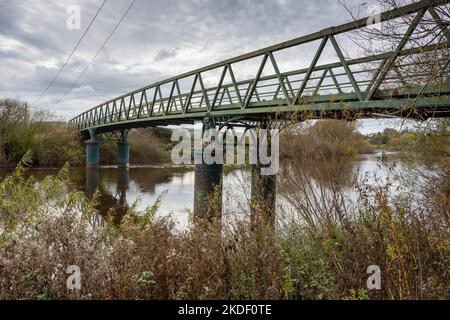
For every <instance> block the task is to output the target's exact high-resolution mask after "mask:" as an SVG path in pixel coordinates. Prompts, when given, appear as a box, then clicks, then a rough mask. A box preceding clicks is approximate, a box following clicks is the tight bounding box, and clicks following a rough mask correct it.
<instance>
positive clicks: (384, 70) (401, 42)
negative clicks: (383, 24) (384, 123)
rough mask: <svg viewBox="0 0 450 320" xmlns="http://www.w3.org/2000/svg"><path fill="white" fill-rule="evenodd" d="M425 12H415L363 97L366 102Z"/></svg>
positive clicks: (422, 10)
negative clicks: (400, 38) (403, 33)
mask: <svg viewBox="0 0 450 320" xmlns="http://www.w3.org/2000/svg"><path fill="white" fill-rule="evenodd" d="M425 11H426V8H425V9H421V10H420V11H419V12H417V14H416V16H415V17H414V20H413V21H412V23H411V24H410V26H409V27H408V30H406V33H405V35H404V36H403V38H402V40H400V43H399V44H398V45H397V48H395V50H394V52H393V53H392V55H391V56H390V57H389V58H388V60H387V61H386V64H385V65H384V66H383V68H382V70H381V72H380V73H379V74H378V77H377V78H376V80H375V81H374V83H373V84H372V87H369V88H368V90H367V94H366V97H365V100H366V101H369V100H370V98H371V97H372V95H373V93H374V92H375V90H377V89H378V87H379V86H380V84H381V82H382V81H383V80H384V78H385V77H386V75H387V74H388V72H389V70H390V69H391V67H392V65H393V64H394V62H395V59H397V56H398V54H399V52H400V51H401V50H402V49H403V47H404V46H405V45H406V43H407V42H408V40H409V39H410V37H411V35H412V33H413V32H414V30H415V29H416V27H417V25H418V24H419V22H420V20H422V17H423V15H424V14H425Z"/></svg>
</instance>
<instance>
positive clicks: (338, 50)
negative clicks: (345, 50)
mask: <svg viewBox="0 0 450 320" xmlns="http://www.w3.org/2000/svg"><path fill="white" fill-rule="evenodd" d="M330 40H331V43H332V44H333V47H334V50H336V53H337V55H338V57H339V60H340V61H341V64H342V66H343V67H344V70H345V73H346V74H347V77H348V79H349V80H350V83H351V84H352V87H353V90H355V93H356V95H357V97H358V99H359V101H362V100H363V96H362V93H361V90H360V89H359V86H358V84H357V83H356V80H355V77H354V76H353V73H352V70H350V67H349V66H348V63H347V61H346V60H345V57H344V55H343V54H342V51H341V48H340V47H339V44H338V43H337V41H336V39H335V38H334V36H330Z"/></svg>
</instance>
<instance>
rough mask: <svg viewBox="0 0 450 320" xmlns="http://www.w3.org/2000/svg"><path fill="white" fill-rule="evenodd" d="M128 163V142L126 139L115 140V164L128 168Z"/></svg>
mask: <svg viewBox="0 0 450 320" xmlns="http://www.w3.org/2000/svg"><path fill="white" fill-rule="evenodd" d="M129 164H130V144H129V143H128V141H122V140H119V141H118V142H117V166H118V167H119V168H128V166H129Z"/></svg>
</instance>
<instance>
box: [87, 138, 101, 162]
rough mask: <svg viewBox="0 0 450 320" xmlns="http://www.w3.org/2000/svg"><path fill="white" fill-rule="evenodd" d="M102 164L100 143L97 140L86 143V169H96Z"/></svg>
mask: <svg viewBox="0 0 450 320" xmlns="http://www.w3.org/2000/svg"><path fill="white" fill-rule="evenodd" d="M99 164H100V142H99V141H98V140H95V139H91V140H88V141H86V167H88V168H95V167H98V166H99Z"/></svg>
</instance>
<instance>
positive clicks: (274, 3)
mask: <svg viewBox="0 0 450 320" xmlns="http://www.w3.org/2000/svg"><path fill="white" fill-rule="evenodd" d="M102 2H103V0H89V1H87V0H69V1H65V0H60V1H52V0H40V1H39V0H21V1H10V0H0V8H1V10H0V74H1V77H0V98H16V99H21V100H23V101H27V102H29V103H33V102H34V101H35V100H36V99H37V98H38V97H39V96H40V95H41V93H42V92H43V91H44V89H45V88H46V87H47V85H48V84H49V82H50V81H51V80H52V78H53V77H54V76H55V74H56V73H57V72H58V69H59V68H60V67H61V65H62V64H63V63H64V61H65V60H66V58H67V56H68V55H69V53H70V52H71V51H72V49H73V48H74V46H75V44H76V43H77V41H78V40H79V39H80V37H81V35H82V34H83V32H84V30H85V29H86V27H87V26H88V24H89V22H90V21H91V19H92V18H93V16H94V15H95V13H96V12H97V10H98V8H99V7H100V5H101V3H102ZM130 2H131V0H108V1H107V2H106V4H105V6H104V7H103V9H102V11H101V12H100V14H99V15H98V17H97V19H96V20H95V22H94V24H93V25H92V27H91V29H90V30H89V32H88V33H87V34H86V36H85V38H84V39H83V41H82V42H81V44H80V46H79V48H78V49H77V51H76V52H75V54H74V55H73V57H72V58H71V60H70V61H69V63H68V65H67V66H66V68H65V69H64V71H63V72H62V73H61V74H60V76H59V77H58V78H57V80H56V81H55V83H54V85H53V86H52V87H51V88H50V89H49V90H48V92H47V93H46V94H45V95H44V96H43V97H42V98H41V99H40V100H39V101H38V102H37V103H36V104H35V105H36V106H38V107H44V108H46V109H49V110H51V111H53V112H55V113H56V114H57V115H58V116H59V117H61V118H63V119H66V120H68V119H70V118H71V117H73V116H75V115H76V114H78V113H80V112H81V111H84V110H86V109H88V108H91V107H93V106H95V105H97V104H99V103H101V102H102V101H105V100H108V99H110V98H112V97H114V96H118V95H120V94H123V93H126V92H128V91H131V90H133V89H136V88H139V87H142V86H145V85H148V84H151V83H153V82H156V81H159V80H163V79H165V78H169V77H172V76H174V75H177V74H180V73H183V72H186V71H190V70H192V69H196V68H199V67H202V66H204V65H208V64H211V63H214V62H218V61H221V60H224V59H227V58H231V57H233V56H237V55H240V54H244V53H246V52H249V51H253V50H256V49H259V48H263V47H266V46H269V45H273V44H276V43H278V42H282V41H286V40H290V39H293V38H296V37H299V36H302V35H305V34H308V33H311V32H315V31H318V30H321V29H324V28H327V27H330V26H332V25H339V24H342V23H345V22H348V21H350V20H351V19H350V16H349V15H348V13H347V12H346V10H345V9H344V8H343V7H342V6H340V5H339V4H338V3H337V0H315V1H303V0H226V1H225V0H181V1H175V0H151V1H149V0H137V1H136V2H135V4H134V6H133V7H132V8H131V10H130V11H129V13H128V15H127V16H126V17H125V19H124V20H123V22H122V24H121V25H120V26H119V28H118V29H117V31H116V32H115V33H114V34H113V36H112V38H111V39H110V41H109V42H108V43H107V45H106V47H105V48H104V49H103V50H102V52H101V53H100V54H99V56H98V57H97V58H96V59H95V60H94V62H93V64H92V65H91V66H90V68H89V69H88V71H87V72H86V73H85V74H84V76H83V77H82V78H81V79H80V81H79V82H78V83H77V84H76V85H75V86H74V88H73V89H72V90H71V91H70V92H69V93H67V91H68V89H69V88H70V87H71V85H72V84H73V83H74V81H75V80H76V79H77V78H78V76H79V75H80V74H81V73H82V72H83V70H84V68H85V67H86V66H87V65H89V61H90V60H91V59H92V57H93V56H94V55H95V53H96V52H97V51H98V49H99V48H100V46H101V44H102V43H103V42H104V40H105V39H106V38H107V36H108V34H109V33H110V32H111V31H112V29H113V28H114V26H115V25H116V24H117V22H118V21H119V19H120V18H121V16H122V15H123V13H124V12H125V10H126V9H127V7H128V6H129V4H130ZM346 2H347V4H348V5H349V6H350V7H352V8H354V9H355V10H360V11H362V12H364V10H365V9H364V8H366V7H367V6H368V5H370V4H371V3H373V2H374V1H360V0H347V1H346ZM74 5H75V6H78V7H79V8H80V28H79V29H77V28H75V29H73V28H68V25H67V22H68V19H70V18H71V15H70V14H71V12H69V13H68V11H67V10H68V8H72V7H70V6H74ZM71 21H73V20H71ZM343 47H344V50H345V44H344V45H343ZM305 50H306V51H305V52H304V53H302V54H301V55H291V56H286V57H285V58H284V61H283V62H285V64H284V65H283V66H282V67H285V68H288V67H297V65H298V66H300V65H302V64H303V65H307V64H309V62H310V58H309V60H308V56H311V55H312V54H313V53H314V48H313V47H311V48H310V49H305ZM347 50H350V51H351V50H352V48H350V49H349V48H347ZM282 67H280V68H282ZM282 71H283V70H282ZM398 123H399V122H398V121H396V120H382V121H378V120H363V121H362V122H361V123H360V126H359V128H360V131H362V132H363V133H370V132H375V131H379V130H382V129H383V128H384V127H386V126H396V125H398Z"/></svg>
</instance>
